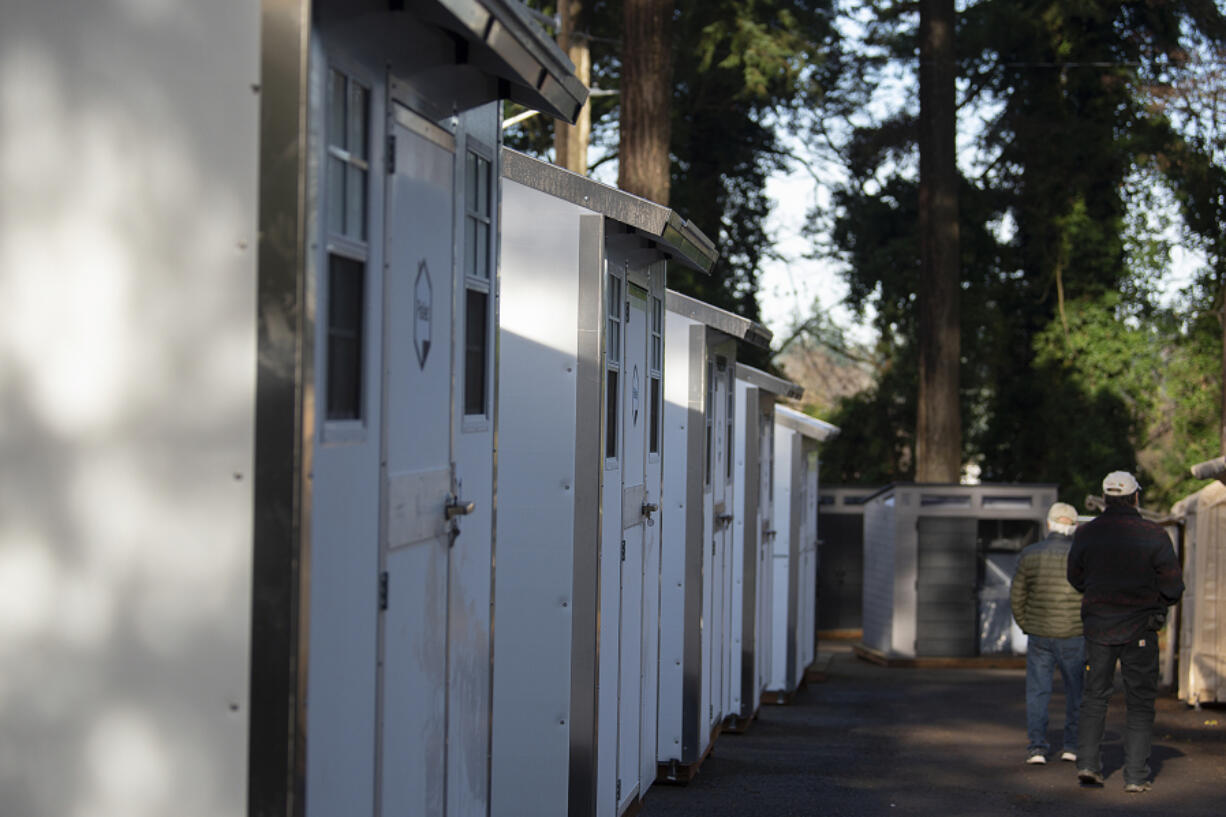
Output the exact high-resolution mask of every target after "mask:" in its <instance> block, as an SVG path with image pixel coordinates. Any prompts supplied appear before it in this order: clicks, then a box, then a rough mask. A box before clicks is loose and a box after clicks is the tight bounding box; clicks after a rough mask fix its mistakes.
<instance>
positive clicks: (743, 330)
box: [665, 289, 774, 374]
mask: <svg viewBox="0 0 1226 817" xmlns="http://www.w3.org/2000/svg"><path fill="white" fill-rule="evenodd" d="M665 306H667V307H668V308H669V309H670V310H672V311H673V312H676V313H677V314H678V315H684V316H685V317H687V318H690V319H691V320H695V321H698V322H699V323H705V324H706V325H707V326H710V327H711V328H713V329H718V330H719V331H721V332H723V333H724V334H725V335H732V337H734V338H737V339H738V340H743V341H745V342H747V343H752V344H753V345H754V346H758V347H761V348H763V349H769V348H770V345H771V338H772V337H774V335H772V334H771V331H770V330H769V329H767V328H766V327H765V326H763V325H762V324H760V323H757V322H756V321H751V320H749V318H742V317H741V316H740V315H737V314H735V313H732V312H729V311H727V310H726V309H720V308H719V307H718V306H711V304H708V303H705V302H703V301H700V300H698V299H697V298H691V297H690V296H689V295H682V294H681V293H680V292H677V291H675V290H671V289H670V290H668V292H667V293H665ZM764 374H765V373H764Z"/></svg>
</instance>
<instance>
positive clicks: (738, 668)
mask: <svg viewBox="0 0 1226 817" xmlns="http://www.w3.org/2000/svg"><path fill="white" fill-rule="evenodd" d="M803 394H804V389H802V388H801V387H800V386H797V385H796V384H795V383H792V382H790V381H787V380H783V379H781V378H778V377H775V376H773V375H770V374H767V373H766V372H763V371H761V370H759V369H755V368H753V367H752V366H746V365H745V364H743V363H738V364H736V412H735V413H736V420H735V438H734V441H733V443H734V445H733V460H734V464H733V468H734V471H735V473H734V476H733V496H734V497H735V501H734V503H733V510H732V515H733V520H732V559H731V562H730V564H731V567H732V582H731V592H732V597H731V598H732V604H731V608H732V631H731V644H730V647H731V648H730V649H729V650H728V657H727V660H728V677H729V678H731V679H732V683H731V685H730V687H731V701H730V704H729V708H728V709H726V710H725V715H724V727H725V729H727V730H729V731H743V730H744V729H746V728H747V727H748V726H749V724H750V722H751V721H752V720H753V718H754V717H755V715H756V713H757V711H758V705H759V703H760V702H761V700H762V693H763V692H764V691H765V690H766V685H767V682H768V680H769V674H770V656H771V652H770V634H771V626H770V625H771V609H772V608H771V593H770V591H771V588H772V586H773V576H772V573H771V566H772V563H773V560H772V558H771V554H772V539H773V538H774V518H775V517H774V468H773V462H774V458H775V403H776V401H777V400H779V399H783V398H787V399H799V398H800V397H801V396H802V395H803Z"/></svg>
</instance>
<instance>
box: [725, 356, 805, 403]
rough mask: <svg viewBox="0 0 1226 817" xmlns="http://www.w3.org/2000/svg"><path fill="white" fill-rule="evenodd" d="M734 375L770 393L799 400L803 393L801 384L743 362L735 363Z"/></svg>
mask: <svg viewBox="0 0 1226 817" xmlns="http://www.w3.org/2000/svg"><path fill="white" fill-rule="evenodd" d="M736 376H737V379H738V380H744V381H745V382H746V383H748V384H749V385H751V386H756V387H757V388H759V389H765V390H766V391H768V392H770V393H771V394H777V395H779V396H780V397H787V398H791V399H793V400H799V399H800V398H801V397H804V394H805V390H804V388H803V387H802V386H799V385H797V384H796V383H793V382H792V381H790V380H784V379H783V378H782V377H775V376H774V375H773V374H767V373H766V372H764V371H762V370H761V369H755V368H754V367H753V366H746V365H745V364H744V363H737V364H736Z"/></svg>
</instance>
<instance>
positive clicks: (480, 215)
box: [464, 149, 494, 417]
mask: <svg viewBox="0 0 1226 817" xmlns="http://www.w3.org/2000/svg"><path fill="white" fill-rule="evenodd" d="M492 167H493V163H492V162H491V160H490V159H489V158H488V157H487V156H485V155H483V154H482V153H481V152H479V151H476V150H472V149H469V150H468V152H467V156H466V157H465V164H464V416H465V417H488V416H489V394H488V392H489V388H488V383H489V380H490V366H489V362H490V349H489V347H490V344H489V340H490V331H489V326H490V290H491V287H490V279H491V275H490V270H491V268H492V267H493V261H492V255H493V243H494V242H493V232H494V230H493V225H494V206H493V200H494V196H493V190H492V185H493V172H492Z"/></svg>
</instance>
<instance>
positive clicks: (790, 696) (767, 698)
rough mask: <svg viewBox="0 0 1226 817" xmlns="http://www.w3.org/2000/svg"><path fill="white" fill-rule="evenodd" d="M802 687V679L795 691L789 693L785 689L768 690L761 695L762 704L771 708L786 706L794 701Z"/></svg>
mask: <svg viewBox="0 0 1226 817" xmlns="http://www.w3.org/2000/svg"><path fill="white" fill-rule="evenodd" d="M804 685H805V684H804V680H803V679H802V680H801V682H800V684H799V685H797V687H796V689H794V690H792V691H791V692H788V691H787V690H786V689H768V690H766V691H765V692H763V693H762V703H764V704H771V705H773V706H788V705H789V704H791V703H792V701H794V700H796V693H797V692H800V689H801V687H803V686H804Z"/></svg>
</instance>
